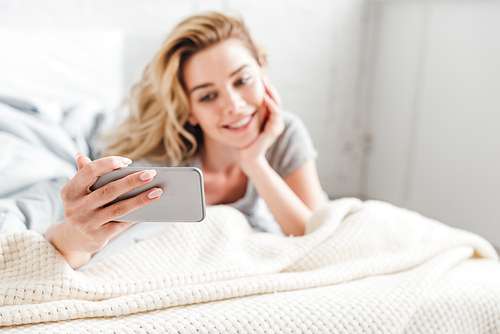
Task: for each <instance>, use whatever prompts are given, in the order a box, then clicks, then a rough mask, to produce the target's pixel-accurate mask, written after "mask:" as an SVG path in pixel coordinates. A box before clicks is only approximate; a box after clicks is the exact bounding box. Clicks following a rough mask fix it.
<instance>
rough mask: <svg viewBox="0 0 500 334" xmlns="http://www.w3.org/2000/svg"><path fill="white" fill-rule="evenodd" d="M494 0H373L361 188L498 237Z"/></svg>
mask: <svg viewBox="0 0 500 334" xmlns="http://www.w3.org/2000/svg"><path fill="white" fill-rule="evenodd" d="M499 18H500V1H412V2H405V1H383V2H378V1H374V2H373V3H372V5H371V14H370V22H371V26H370V31H371V37H370V51H369V55H368V59H369V72H368V81H367V85H366V96H365V97H366V105H365V112H366V114H365V115H366V119H367V120H368V122H367V125H368V126H367V129H366V132H367V134H368V135H369V137H370V140H371V149H370V151H369V155H368V156H367V160H366V162H365V165H364V181H363V187H362V193H364V194H365V195H366V196H367V197H369V198H377V199H381V200H385V201H388V202H391V203H394V204H396V205H400V206H404V207H407V208H410V209H413V210H416V211H418V212H420V213H422V214H423V215H426V216H428V217H431V218H434V219H437V220H439V221H442V222H445V223H447V224H449V225H452V226H456V227H459V228H464V229H467V230H469V231H473V232H475V233H478V234H480V235H482V236H484V237H485V238H487V239H488V240H489V241H491V242H492V243H494V244H496V245H500V205H499V203H500V173H499V172H500V62H499V59H500V37H499V36H500V20H499Z"/></svg>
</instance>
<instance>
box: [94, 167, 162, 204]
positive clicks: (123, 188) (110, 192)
mask: <svg viewBox="0 0 500 334" xmlns="http://www.w3.org/2000/svg"><path fill="white" fill-rule="evenodd" d="M155 176H156V171H155V170H154V169H150V170H144V171H141V172H137V173H133V174H130V175H127V176H125V177H123V178H121V179H119V180H116V181H113V182H110V183H108V184H106V185H104V186H102V187H100V188H99V189H96V190H94V191H93V192H92V193H91V194H89V195H88V196H87V198H86V199H85V201H86V202H87V203H88V205H89V206H90V207H95V208H96V207H102V206H105V205H106V204H109V203H111V202H112V201H114V200H115V199H116V198H118V197H119V196H121V195H123V194H126V193H128V192H129V191H131V190H133V189H136V188H139V187H142V186H144V185H146V184H148V183H149V182H151V181H152V180H153V178H154V177H155Z"/></svg>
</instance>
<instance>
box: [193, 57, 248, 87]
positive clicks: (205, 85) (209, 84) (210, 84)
mask: <svg viewBox="0 0 500 334" xmlns="http://www.w3.org/2000/svg"><path fill="white" fill-rule="evenodd" d="M247 66H248V64H245V65H242V66H241V67H240V68H238V69H237V70H236V71H234V72H232V73H231V74H230V75H229V77H230V78H231V77H232V76H234V75H236V74H237V73H238V72H239V71H241V70H242V69H244V68H245V67H247ZM213 85H214V84H213V83H206V84H202V85H199V86H196V87H194V88H193V89H191V90H190V91H189V94H192V93H193V92H194V91H195V90H197V89H201V88H206V87H210V86H213Z"/></svg>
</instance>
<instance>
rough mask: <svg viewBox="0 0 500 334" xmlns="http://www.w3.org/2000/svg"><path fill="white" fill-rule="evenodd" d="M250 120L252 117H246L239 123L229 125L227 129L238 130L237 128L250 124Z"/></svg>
mask: <svg viewBox="0 0 500 334" xmlns="http://www.w3.org/2000/svg"><path fill="white" fill-rule="evenodd" d="M251 119H252V115H250V116H247V117H245V118H243V119H242V120H241V121H239V122H236V123H233V124H231V125H229V128H230V129H239V128H242V127H244V126H245V125H247V124H248V123H250V120H251Z"/></svg>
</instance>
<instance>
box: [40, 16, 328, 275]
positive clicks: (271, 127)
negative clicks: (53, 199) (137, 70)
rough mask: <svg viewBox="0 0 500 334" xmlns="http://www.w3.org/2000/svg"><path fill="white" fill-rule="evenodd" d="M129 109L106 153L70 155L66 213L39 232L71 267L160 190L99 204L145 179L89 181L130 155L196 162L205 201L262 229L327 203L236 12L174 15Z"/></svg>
mask: <svg viewBox="0 0 500 334" xmlns="http://www.w3.org/2000/svg"><path fill="white" fill-rule="evenodd" d="M130 109H131V110H130V115H129V116H128V118H127V119H126V120H125V121H124V122H123V123H122V124H121V125H120V126H119V127H118V128H117V129H116V131H115V132H114V133H112V134H111V135H110V136H109V137H108V138H109V145H108V148H107V150H106V151H105V152H104V155H111V156H109V157H105V158H101V159H98V160H96V161H90V159H88V158H87V157H85V156H82V155H79V156H78V157H77V162H78V170H79V171H78V173H77V174H76V176H75V177H74V178H73V179H72V180H71V181H70V182H69V183H68V184H67V185H66V186H65V187H64V189H63V190H62V192H61V196H62V200H63V203H64V208H65V212H64V213H65V220H64V221H62V222H59V223H57V224H55V225H54V226H52V227H51V228H50V229H49V231H48V232H47V233H46V238H47V239H48V240H49V241H50V242H51V243H52V244H53V245H54V246H55V247H56V248H58V250H59V251H60V252H61V254H62V255H63V256H64V257H65V259H66V260H67V261H68V263H69V264H70V265H71V266H72V267H73V268H77V267H79V266H81V265H83V264H85V263H86V262H88V261H89V259H90V258H91V257H92V255H93V254H94V253H95V252H98V251H99V250H101V249H102V248H103V247H104V246H105V245H106V244H107V243H108V242H109V240H111V239H112V238H114V237H115V236H117V235H118V234H120V233H121V232H123V231H124V230H126V229H127V228H128V227H130V226H131V225H132V224H133V223H118V222H113V220H114V219H116V218H118V217H120V216H122V215H124V214H126V213H128V212H130V211H133V210H135V209H137V208H139V207H141V206H144V205H147V204H149V203H151V202H153V201H155V200H157V199H158V198H159V197H160V196H161V193H162V190H161V189H158V188H154V189H152V190H149V191H147V192H144V193H142V194H140V195H137V196H136V197H134V198H131V199H128V200H125V201H121V202H118V203H116V204H113V205H111V206H106V207H104V206H105V204H107V203H109V202H111V201H112V200H113V199H115V198H116V197H118V196H120V195H121V194H124V193H126V192H128V191H130V190H131V189H134V188H138V187H140V186H143V185H144V184H147V183H149V182H150V181H151V180H152V179H153V178H154V176H155V171H154V170H146V171H143V172H138V173H135V174H132V175H130V176H128V177H126V178H124V179H122V180H119V181H116V182H113V183H110V184H108V185H106V186H105V187H102V188H100V189H98V190H96V191H95V192H91V191H90V190H89V187H90V186H91V185H92V184H93V183H94V182H95V181H96V180H97V178H98V177H99V176H100V175H103V174H106V173H108V172H110V171H112V170H114V169H117V168H124V167H126V166H128V165H129V164H130V163H131V160H130V159H129V158H131V159H133V160H134V161H135V164H136V165H137V166H196V167H199V168H201V169H202V171H203V174H204V187H205V199H206V204H207V205H215V204H229V205H233V206H235V207H236V208H238V209H240V211H242V212H243V213H244V214H246V216H247V218H249V222H250V224H251V225H252V226H254V227H255V228H257V229H260V230H264V231H276V230H280V231H281V230H282V231H283V233H284V234H286V235H292V234H293V235H303V234H304V230H305V226H306V223H307V221H308V219H309V218H310V217H311V215H312V212H313V211H314V210H316V209H317V208H319V207H320V206H321V205H323V204H324V202H325V196H324V193H323V191H322V188H321V185H320V183H319V180H318V175H317V171H316V165H315V157H316V152H315V150H314V148H313V147H312V143H311V140H310V137H309V135H308V133H307V131H306V129H305V127H304V125H303V124H302V122H301V121H300V120H299V119H298V118H297V117H296V116H293V115H292V114H290V113H286V112H283V111H282V109H281V100H280V97H279V94H278V92H277V91H276V89H275V88H274V86H273V85H272V83H271V82H270V80H269V77H268V74H267V70H266V64H265V57H264V54H263V52H262V51H261V50H259V49H258V48H257V47H256V45H255V44H254V42H253V40H252V38H251V36H250V34H249V32H248V30H247V28H246V27H245V26H244V24H243V22H242V21H241V20H240V19H238V18H232V17H228V16H225V15H223V14H220V13H208V14H205V15H197V16H193V17H191V18H188V19H187V20H185V21H183V22H181V23H180V24H179V25H178V26H177V27H176V28H175V29H174V31H173V32H172V34H171V35H170V36H169V38H168V39H167V40H166V41H165V43H164V44H163V46H162V47H161V49H160V50H159V52H158V53H157V54H156V55H155V57H154V58H153V60H152V62H151V63H150V64H149V65H148V67H147V68H146V69H145V72H144V74H143V77H142V80H141V81H140V82H139V83H138V84H137V85H136V86H135V87H134V88H133V91H132V96H131V106H130ZM121 156H126V157H128V158H122V157H121ZM278 224H279V225H278Z"/></svg>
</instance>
